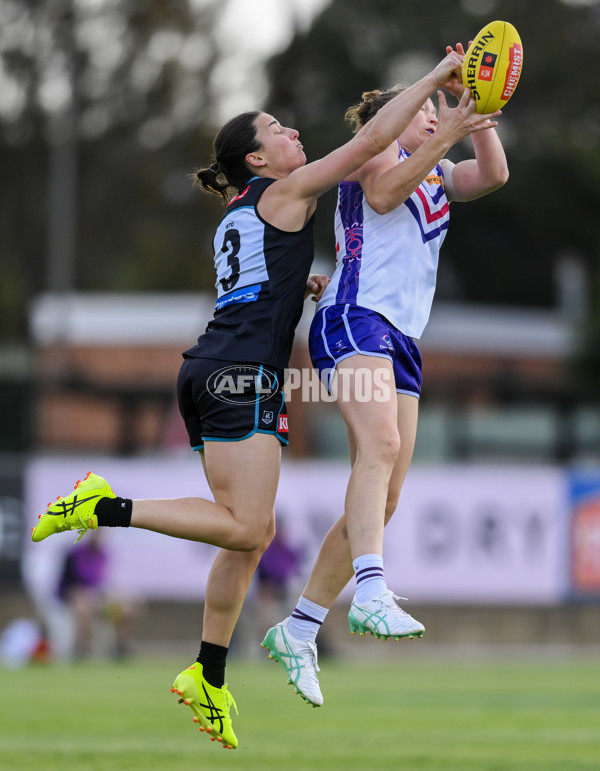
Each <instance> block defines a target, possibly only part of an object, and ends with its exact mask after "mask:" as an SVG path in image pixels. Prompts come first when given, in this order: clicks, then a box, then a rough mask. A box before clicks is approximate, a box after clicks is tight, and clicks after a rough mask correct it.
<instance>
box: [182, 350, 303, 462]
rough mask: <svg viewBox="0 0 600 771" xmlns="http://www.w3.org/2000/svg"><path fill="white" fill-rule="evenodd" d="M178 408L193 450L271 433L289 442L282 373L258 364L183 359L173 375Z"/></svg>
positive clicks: (282, 441) (284, 441)
mask: <svg viewBox="0 0 600 771" xmlns="http://www.w3.org/2000/svg"><path fill="white" fill-rule="evenodd" d="M177 399H178V402H179V411H180V412H181V417H182V418H183V420H184V422H185V427H186V429H187V432H188V436H189V438H190V444H191V446H192V449H194V450H201V449H202V448H203V447H204V443H205V442H214V441H216V442H239V441H241V440H242V439H248V437H250V436H252V435H253V434H256V433H258V434H274V435H275V436H276V437H277V438H278V439H279V441H280V442H281V443H282V444H284V445H285V444H287V443H288V417H287V407H286V404H285V397H284V394H283V372H282V371H281V370H277V369H275V368H273V367H268V366H265V365H262V364H231V363H228V362H226V361H216V360H214V359H196V358H191V357H190V358H184V361H183V364H182V365H181V369H180V370H179V377H178V378H177Z"/></svg>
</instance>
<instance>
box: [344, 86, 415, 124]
mask: <svg viewBox="0 0 600 771" xmlns="http://www.w3.org/2000/svg"><path fill="white" fill-rule="evenodd" d="M407 88H408V83H398V84H397V85H395V86H392V87H391V88H388V89H386V90H385V91H380V90H379V89H376V90H375V91H365V92H364V93H363V95H362V96H361V101H360V102H359V103H358V104H355V105H353V106H352V107H349V108H348V109H347V110H346V115H345V118H346V123H348V124H349V125H350V127H351V128H352V132H353V133H354V134H356V132H357V131H360V129H361V128H362V127H363V126H364V125H365V123H368V122H369V121H370V120H371V118H373V117H374V116H375V115H376V114H377V113H378V112H379V110H381V108H382V107H383V106H384V104H387V103H388V102H390V101H391V100H392V99H393V98H394V97H395V96H397V94H399V93H400V92H401V91H405V90H406V89H407Z"/></svg>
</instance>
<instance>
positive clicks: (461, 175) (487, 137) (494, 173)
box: [452, 129, 508, 201]
mask: <svg viewBox="0 0 600 771" xmlns="http://www.w3.org/2000/svg"><path fill="white" fill-rule="evenodd" d="M471 141H472V142H473V148H474V150H475V158H470V159H469V160H466V161H461V162H460V163H457V164H456V166H455V167H454V169H453V170H452V188H453V191H454V192H453V195H452V200H453V201H472V200H473V199H475V198H480V197H481V196H482V195H487V193H491V192H493V191H494V190H497V189H498V188H499V187H502V185H504V184H505V183H506V182H507V180H508V165H507V163H506V155H505V154H504V148H503V147H502V143H501V142H500V139H499V137H498V134H496V132H495V131H494V130H493V129H492V130H491V131H482V132H480V133H477V134H472V135H471Z"/></svg>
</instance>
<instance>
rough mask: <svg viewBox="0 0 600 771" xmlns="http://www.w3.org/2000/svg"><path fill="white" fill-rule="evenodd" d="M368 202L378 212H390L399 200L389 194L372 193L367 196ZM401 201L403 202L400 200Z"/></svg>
mask: <svg viewBox="0 0 600 771" xmlns="http://www.w3.org/2000/svg"><path fill="white" fill-rule="evenodd" d="M367 203H368V204H369V206H370V207H371V209H373V211H374V212H375V213H376V214H389V213H390V212H391V211H393V210H394V209H395V208H396V207H397V206H399V202H398V201H396V200H394V199H393V198H390V196H387V195H371V196H368V197H367ZM400 203H401V202H400Z"/></svg>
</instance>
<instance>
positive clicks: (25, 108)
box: [0, 0, 600, 341]
mask: <svg viewBox="0 0 600 771" xmlns="http://www.w3.org/2000/svg"><path fill="white" fill-rule="evenodd" d="M224 8H225V5H224V4H223V3H222V2H220V0H177V1H175V0H118V1H117V0H97V1H96V2H91V1H89V0H0V30H1V32H0V85H1V87H2V92H3V99H2V102H1V104H0V138H1V139H0V160H1V162H2V168H3V174H2V177H1V178H0V255H1V258H0V259H1V261H2V281H1V282H0V314H2V318H1V321H0V329H1V332H0V335H1V336H2V337H1V338H0V339H4V340H5V341H6V340H11V339H13V340H14V339H16V340H24V339H25V335H26V308H27V302H28V300H29V299H30V298H31V297H33V296H34V295H35V294H37V293H38V292H40V291H41V290H43V289H45V288H47V286H48V284H49V268H48V264H47V258H48V253H49V243H48V233H49V232H50V231H51V228H50V227H49V222H48V211H49V210H50V209H51V206H52V205H53V202H54V204H56V200H55V199H60V196H57V195H53V194H52V192H51V191H52V189H53V188H52V187H50V186H48V184H47V179H48V176H49V175H50V171H51V165H52V163H51V161H52V158H53V157H54V156H55V155H56V153H55V152H54V151H56V148H57V147H59V148H60V147H62V150H63V151H64V150H65V145H67V149H68V141H69V137H70V136H75V137H76V143H75V144H74V146H73V147H74V149H73V147H72V150H73V152H74V153H75V171H74V178H75V186H74V188H73V189H74V190H75V203H76V216H75V217H74V222H75V224H74V235H73V237H74V240H75V252H76V255H75V256H76V259H75V260H74V264H73V269H72V275H71V278H70V279H68V277H67V279H66V280H65V278H64V277H63V279H61V280H62V281H63V282H65V281H66V283H67V285H68V283H69V280H70V281H71V283H72V284H73V285H74V287H75V288H76V289H78V290H81V289H83V290H100V291H101V290H122V291H123V290H126V291H146V290H173V291H180V290H183V291H186V290H187V291H190V290H191V291H196V290H201V289H210V288H211V287H212V284H213V281H214V278H213V273H212V262H211V244H210V233H211V232H212V230H213V228H214V222H215V220H216V219H217V218H218V217H219V216H220V214H221V208H220V205H219V203H218V202H214V201H212V200H211V199H210V198H206V197H204V196H200V195H196V194H195V193H194V191H193V190H192V188H191V184H190V182H189V179H188V174H189V173H191V172H192V171H193V168H194V166H195V164H197V163H201V162H204V161H205V160H206V159H207V158H208V156H209V155H210V141H211V139H212V136H213V134H214V129H215V116H216V114H217V110H216V107H217V104H218V101H219V93H218V89H220V90H221V92H227V91H228V90H233V89H234V88H235V87H237V88H240V87H241V86H240V83H239V82H238V80H235V83H233V80H234V79H232V85H228V81H227V80H225V81H223V76H222V72H223V71H222V70H221V80H220V81H218V85H216V84H217V81H216V79H215V75H216V74H217V73H218V72H219V67H220V65H221V64H222V62H223V56H224V55H225V54H226V53H227V51H226V50H225V51H224V48H226V46H227V45H229V46H230V47H231V45H232V44H231V43H223V41H220V39H219V36H215V34H214V30H215V28H216V26H217V25H218V23H219V20H220V19H222V14H223V10H224ZM257 13H259V10H257ZM493 18H504V19H507V20H509V21H511V22H512V23H513V24H515V26H516V27H517V29H518V30H519V33H520V34H521V37H522V39H523V43H524V51H525V66H524V71H523V76H522V78H521V83H520V84H519V87H518V89H517V92H516V94H515V97H514V98H513V100H512V101H511V103H510V104H509V105H508V107H507V109H506V111H505V115H504V116H503V118H502V126H501V130H502V133H503V142H504V144H505V146H506V147H507V152H508V155H509V164H510V170H511V179H510V181H509V183H508V185H506V187H505V188H503V189H502V190H501V191H499V192H498V193H497V194H496V195H495V196H494V197H493V200H492V199H490V200H489V201H488V200H487V199H482V200H481V201H480V202H478V203H477V204H476V209H475V210H473V209H469V211H467V210H466V207H465V208H464V209H462V208H461V207H460V205H457V206H456V207H454V208H453V213H452V216H453V220H454V225H453V229H452V232H451V235H450V236H449V237H448V239H447V240H446V242H445V244H444V254H443V256H442V260H441V266H440V274H439V283H440V286H439V297H440V298H442V299H443V298H446V299H459V300H465V301H469V302H479V303H486V302H488V303H502V304H511V303H512V304H515V305H517V304H518V305H537V306H540V307H553V306H554V304H555V301H556V296H557V293H556V287H555V278H554V276H555V266H556V264H557V263H558V262H559V261H560V260H561V259H562V256H563V254H564V252H566V251H568V252H569V253H572V252H575V253H577V254H579V255H581V257H580V259H581V261H582V263H583V265H584V268H585V271H586V274H587V276H588V283H589V285H590V286H591V285H592V283H593V284H594V285H595V286H597V285H598V269H597V265H598V249H599V247H598V239H597V236H596V229H595V227H594V216H595V208H596V207H595V204H596V201H597V194H596V188H597V180H598V178H600V174H599V171H600V169H599V168H598V167H599V166H600V152H599V148H600V128H599V127H600V120H599V117H600V116H599V115H598V111H599V110H600V107H599V106H598V105H599V104H600V101H599V100H598V98H597V97H598V83H597V77H596V74H595V72H596V62H597V39H598V32H599V27H600V4H599V3H598V2H595V1H594V0H589V1H588V2H584V0H577V2H575V1H574V0H571V2H567V1H566V0H547V2H545V3H544V4H543V13H542V12H532V9H531V7H530V4H527V3H523V2H521V1H520V0H503V2H502V3H499V2H495V0H461V2H456V3H447V2H442V0H431V1H430V2H429V3H427V4H426V5H424V4H423V3H422V2H421V0H403V1H402V2H398V1H397V0H372V2H370V3H368V4H365V3H362V2H360V0H332V2H331V3H330V4H329V5H327V6H326V7H325V8H324V10H323V12H322V13H321V14H320V15H319V16H318V17H317V18H316V19H315V21H314V23H313V25H312V27H310V28H309V29H305V28H301V27H299V28H298V32H297V34H296V35H295V37H294V38H293V40H292V41H291V43H290V45H289V47H288V48H287V49H286V50H285V51H284V52H283V53H281V54H279V55H277V56H274V57H273V58H272V59H271V61H270V63H269V65H268V79H267V80H268V83H269V91H268V93H267V91H266V90H265V100H264V104H257V105H256V107H264V108H265V109H268V110H269V111H272V112H273V113H275V114H276V115H277V116H278V117H280V118H281V120H282V121H284V122H285V123H287V124H288V125H293V126H295V127H297V128H298V129H299V130H300V131H301V135H302V139H303V142H304V144H305V147H306V149H307V153H308V156H309V158H310V157H313V158H314V157H319V156H320V155H322V154H323V153H324V152H326V151H327V150H329V149H330V148H331V147H334V146H335V145H336V143H338V142H340V141H342V140H343V138H344V137H346V136H349V134H348V129H347V127H346V126H345V125H344V121H343V115H344V111H345V109H346V108H347V107H348V106H349V105H350V104H352V103H353V102H355V101H357V100H358V98H359V96H360V93H361V91H362V90H365V89H371V88H373V87H377V86H381V85H389V84H391V83H393V82H396V81H398V80H400V79H407V80H414V79H415V78H416V77H418V76H420V75H421V74H422V73H423V72H424V71H425V70H426V69H427V68H428V67H429V66H431V64H432V63H433V62H434V61H437V60H438V59H439V57H440V54H441V53H443V50H444V46H445V45H446V44H447V43H451V44H454V43H456V42H457V41H459V40H460V41H463V42H465V43H466V42H467V41H468V38H469V36H472V35H474V34H475V33H476V32H477V31H478V30H479V29H480V27H481V26H482V25H483V24H484V23H485V22H486V21H489V20H491V19H493ZM239 32H240V34H241V35H242V36H243V35H246V34H247V35H249V33H248V32H247V30H244V29H240V30H239ZM253 34H256V35H258V34H260V33H259V32H256V33H253ZM228 72H230V73H231V70H228ZM61 116H62V118H63V122H62V124H61V122H60V121H59V120H58V118H59V117H61ZM65 116H66V117H65ZM69 117H70V118H71V123H69ZM225 117H229V116H225ZM69 132H71V133H69ZM52 148H54V151H53V152H50V150H51V149H52ZM467 151H468V147H467V146H466V145H465V149H464V152H467ZM459 152H461V151H460V149H458V150H457V153H459ZM64 157H68V152H67V153H65V156H64ZM454 159H455V160H459V159H460V158H459V157H458V154H456V155H455V156H454ZM67 166H68V164H67ZM58 167H59V168H61V167H60V163H59V164H58ZM62 176H65V175H64V174H60V173H59V174H56V173H54V178H55V179H58V180H59V181H60V180H61V177H62ZM64 181H65V180H63V182H64ZM58 189H60V185H59V188H58ZM59 203H60V201H59ZM334 205H335V193H334V192H332V193H331V194H330V196H329V198H328V199H325V200H324V201H323V203H322V205H321V206H320V211H319V214H318V227H317V235H318V246H319V251H320V253H321V255H323V257H324V259H326V260H327V259H329V260H331V264H332V262H333V254H334V252H333V244H332V232H331V218H332V213H333V207H334ZM58 230H59V235H60V228H58ZM64 235H65V234H64V233H62V236H63V237H64ZM59 255H60V250H59ZM50 283H51V282H50ZM59 283H60V281H59Z"/></svg>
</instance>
